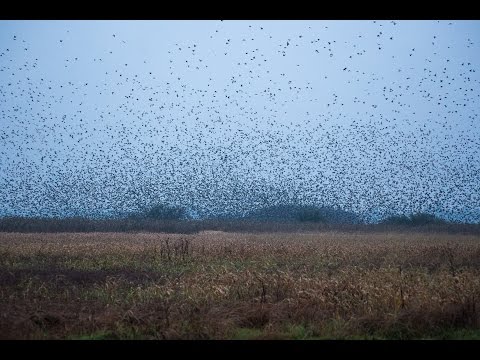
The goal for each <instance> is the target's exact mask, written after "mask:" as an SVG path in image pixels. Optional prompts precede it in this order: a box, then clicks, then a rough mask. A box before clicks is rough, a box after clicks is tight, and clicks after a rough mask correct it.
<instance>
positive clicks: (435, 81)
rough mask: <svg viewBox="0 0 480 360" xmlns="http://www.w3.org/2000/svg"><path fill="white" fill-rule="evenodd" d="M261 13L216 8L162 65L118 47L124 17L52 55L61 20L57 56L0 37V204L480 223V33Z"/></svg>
mask: <svg viewBox="0 0 480 360" xmlns="http://www.w3.org/2000/svg"><path fill="white" fill-rule="evenodd" d="M270 23H271V22H262V23H258V22H252V23H251V24H245V26H244V29H243V30H242V31H239V30H238V29H237V30H236V31H235V32H232V31H227V30H226V27H227V25H228V22H223V21H222V22H220V21H219V22H218V25H216V27H215V29H214V30H213V31H212V32H211V33H210V34H209V36H207V37H206V38H205V39H203V40H201V41H196V40H182V41H172V43H171V45H168V46H167V45H164V48H162V54H163V56H164V59H162V61H164V62H165V67H164V68H161V69H159V67H158V66H157V67H155V66H153V65H152V64H154V63H155V61H156V59H155V58H146V57H145V58H142V59H141V61H139V63H140V64H137V63H135V64H132V63H129V62H128V61H127V60H126V58H124V57H122V56H121V55H117V54H116V50H115V46H123V47H124V48H125V49H128V47H129V46H131V43H130V42H129V41H128V40H127V39H122V38H121V35H119V34H118V33H112V34H110V35H109V37H110V39H108V41H107V40H105V44H106V45H105V49H104V51H103V52H102V53H98V52H95V51H92V52H91V53H85V52H81V53H80V52H79V53H78V54H75V55H74V56H71V53H68V56H65V58H62V59H60V62H61V64H62V67H63V69H60V68H59V67H58V68H56V69H54V70H47V69H46V68H45V67H46V66H47V65H45V64H47V63H48V61H49V56H50V57H51V58H52V59H53V57H55V58H57V59H58V58H59V57H62V56H63V54H64V52H62V47H64V46H66V45H68V41H69V40H68V38H69V36H70V34H69V32H70V30H68V29H65V31H64V32H61V33H56V34H55V36H56V38H55V39H54V41H55V42H56V45H55V46H56V48H57V52H56V53H55V54H51V53H37V52H34V51H33V50H32V49H31V44H30V43H29V42H28V41H27V40H25V39H24V38H22V36H21V35H19V34H14V35H13V37H11V38H8V39H6V40H2V42H0V199H1V202H0V216H3V215H29V216H71V215H84V216H107V215H108V216H117V215H121V214H126V213H129V212H133V211H137V210H138V209H140V208H144V207H146V206H151V205H153V204H156V203H159V202H164V203H169V204H173V205H180V206H184V207H186V208H188V209H189V210H190V211H191V213H192V214H196V215H197V216H206V215H212V214H225V213H231V214H245V213H246V212H248V211H250V210H252V209H256V208H260V207H262V206H269V205H274V204H278V203H292V202H296V203H298V202H300V203H305V204H323V205H335V206H340V207H342V208H344V209H346V210H350V211H355V212H357V213H360V214H362V215H363V216H364V217H365V218H366V219H370V220H372V221H373V220H375V219H380V218H382V217H384V216H386V215H387V214H391V213H411V212H416V211H427V212H436V213H438V214H444V215H445V216H447V217H448V216H451V217H456V219H460V220H464V221H469V222H480V177H479V175H478V174H480V136H479V135H480V131H479V129H480V127H479V126H478V125H477V123H478V121H479V119H478V108H479V106H478V105H479V104H480V103H479V100H480V87H479V81H480V77H479V76H478V73H477V72H476V70H477V69H478V63H477V58H473V57H471V56H470V55H469V54H470V53H472V51H473V53H475V51H474V50H470V49H471V48H473V49H477V48H478V46H479V44H478V43H476V42H474V40H475V39H476V38H475V37H476V36H478V34H469V35H467V36H466V38H465V39H463V41H462V42H460V41H457V42H455V43H453V44H450V43H449V42H448V41H447V40H448V39H447V40H446V39H445V38H448V37H449V36H451V35H449V34H450V33H449V31H451V30H450V29H451V28H452V27H453V26H454V25H455V23H452V22H441V23H438V26H439V27H438V32H436V33H435V34H433V36H431V37H428V39H427V36H425V37H424V38H425V39H423V38H422V39H420V40H419V39H417V40H415V41H413V40H412V41H411V42H412V44H410V43H409V41H410V40H408V39H407V40H405V39H406V35H405V34H403V33H402V31H403V30H402V26H403V22H402V21H375V22H371V24H370V27H369V29H370V30H369V31H368V32H365V31H364V32H362V31H360V30H359V31H358V33H356V34H355V35H352V36H351V35H348V36H343V37H342V36H341V35H339V34H338V33H336V32H330V31H331V28H332V25H331V24H328V25H324V24H323V23H322V22H320V21H319V22H318V24H317V25H315V24H314V25H311V24H308V25H305V28H304V30H303V31H297V32H298V33H297V32H294V31H292V32H291V33H289V34H288V36H285V32H281V33H279V32H278V31H274V30H269V27H270ZM432 23H434V22H432ZM199 26H201V24H199ZM0 27H1V24H0ZM237 28H238V26H237ZM165 36H168V35H165ZM401 39H403V40H401ZM472 39H473V40H472ZM112 42H113V44H114V45H115V46H113V45H111V44H112ZM397 42H398V43H397ZM107 44H108V45H107ZM447 44H450V45H448V46H447ZM477 53H478V51H477ZM65 54H66V53H65ZM42 56H43V57H44V58H42ZM139 56H140V55H139ZM128 59H130V58H128ZM378 59H381V60H378ZM52 61H54V60H52ZM55 61H57V60H55ZM159 61H160V60H159ZM374 61H378V62H374ZM87 62H88V66H87V65H86V64H87ZM162 64H163V63H162ZM162 66H163V65H162ZM82 69H83V70H82ZM85 69H87V70H85ZM52 71H53V73H55V72H60V71H63V72H62V74H63V75H61V76H57V77H53V76H52V75H51V74H52ZM82 71H83V72H82ZM89 71H95V74H97V75H95V76H94V77H92V76H90V75H88V74H87V75H85V76H84V77H83V78H82V75H78V74H82V73H84V74H86V73H87V72H89ZM192 216H193V215H192Z"/></svg>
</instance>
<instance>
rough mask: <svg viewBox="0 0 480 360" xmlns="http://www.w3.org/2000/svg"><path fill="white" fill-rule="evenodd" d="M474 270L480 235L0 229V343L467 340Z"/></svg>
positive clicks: (473, 316)
mask: <svg viewBox="0 0 480 360" xmlns="http://www.w3.org/2000/svg"><path fill="white" fill-rule="evenodd" d="M479 275H480V236H478V235H465V234H464V235H462V234H446V233H417V234H414V233H412V232H408V233H407V232H405V233H400V232H396V233H379V232H374V233H373V232H372V233H365V232H363V233H351V232H350V233H341V232H322V233H319V232H316V233H310V234H307V233H296V234H288V233H270V234H268V233H263V234H246V233H224V232H216V231H207V232H202V233H199V234H194V235H185V234H152V233H150V234H142V233H139V234H128V233H82V234H80V233H63V234H19V233H0V338H2V339H25V338H28V339H44V338H48V339H72V338H89V339H90V338H91V339H104V338H121V339H131V338H141V339H231V338H239V339H244V338H260V339H292V338H295V339H304V338H335V339H338V338H353V339H357V338H394V339H407V338H452V337H453V338H456V337H457V338H458V337H461V338H464V337H469V338H478V337H479V334H480V321H479V318H480V317H479V315H478V311H477V309H478V305H479V297H480V276H479Z"/></svg>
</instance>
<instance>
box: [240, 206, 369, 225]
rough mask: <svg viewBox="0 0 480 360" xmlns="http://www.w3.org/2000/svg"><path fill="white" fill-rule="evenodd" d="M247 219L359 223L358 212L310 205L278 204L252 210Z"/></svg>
mask: <svg viewBox="0 0 480 360" xmlns="http://www.w3.org/2000/svg"><path fill="white" fill-rule="evenodd" d="M246 218H247V219H255V220H271V221H298V222H318V223H329V224H357V223H359V222H360V219H359V217H358V216H357V214H355V213H352V212H348V211H345V210H341V209H335V208H332V207H326V206H324V207H317V206H308V205H295V204H294V205H289V204H287V205H276V206H270V207H265V208H262V209H259V210H256V211H252V212H251V213H249V214H248V215H247V216H246Z"/></svg>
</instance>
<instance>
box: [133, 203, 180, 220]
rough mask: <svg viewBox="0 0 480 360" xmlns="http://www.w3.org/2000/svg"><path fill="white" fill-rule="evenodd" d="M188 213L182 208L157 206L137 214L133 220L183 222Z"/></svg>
mask: <svg viewBox="0 0 480 360" xmlns="http://www.w3.org/2000/svg"><path fill="white" fill-rule="evenodd" d="M186 215H187V212H186V210H185V209H184V208H182V207H174V206H168V205H164V204H157V205H154V206H152V207H151V208H149V209H147V210H145V211H143V212H140V213H137V214H135V215H134V216H133V218H144V219H152V220H181V219H184V218H186Z"/></svg>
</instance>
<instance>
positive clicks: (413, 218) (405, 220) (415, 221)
mask: <svg viewBox="0 0 480 360" xmlns="http://www.w3.org/2000/svg"><path fill="white" fill-rule="evenodd" d="M381 223H382V224H390V225H410V226H413V225H429V224H445V223H446V221H445V220H443V219H441V218H439V217H437V216H435V215H432V214H428V213H415V214H411V215H409V216H407V215H393V216H389V217H387V218H386V219H384V220H383V221H382V222H381Z"/></svg>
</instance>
